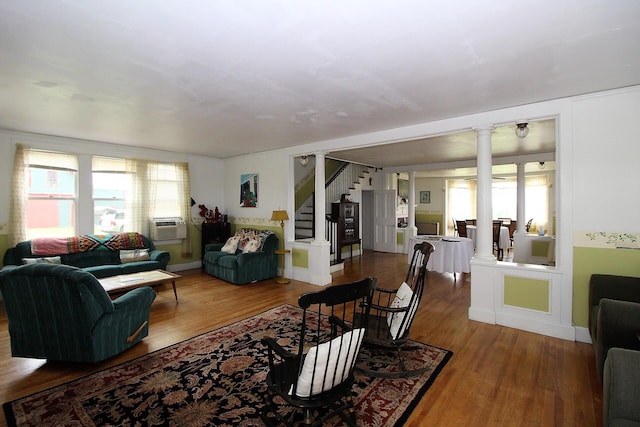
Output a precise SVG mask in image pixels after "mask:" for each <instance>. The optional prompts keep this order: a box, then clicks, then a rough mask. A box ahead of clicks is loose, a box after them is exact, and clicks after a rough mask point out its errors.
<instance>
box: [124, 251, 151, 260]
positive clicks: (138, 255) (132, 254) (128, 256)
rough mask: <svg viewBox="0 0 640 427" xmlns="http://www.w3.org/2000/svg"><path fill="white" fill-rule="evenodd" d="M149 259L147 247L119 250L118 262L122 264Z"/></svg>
mask: <svg viewBox="0 0 640 427" xmlns="http://www.w3.org/2000/svg"><path fill="white" fill-rule="evenodd" d="M150 259H151V258H150V257H149V249H131V250H121V251H120V262H121V263H122V264H126V263H128V262H136V261H148V260H150Z"/></svg>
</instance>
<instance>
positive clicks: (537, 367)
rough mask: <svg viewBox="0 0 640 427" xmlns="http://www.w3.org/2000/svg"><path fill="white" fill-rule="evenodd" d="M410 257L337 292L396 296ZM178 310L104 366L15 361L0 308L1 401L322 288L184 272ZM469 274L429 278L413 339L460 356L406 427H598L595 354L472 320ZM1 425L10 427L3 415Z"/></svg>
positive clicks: (378, 261)
mask: <svg viewBox="0 0 640 427" xmlns="http://www.w3.org/2000/svg"><path fill="white" fill-rule="evenodd" d="M406 259H407V258H406V255H394V254H385V253H376V252H366V253H365V254H364V255H363V256H361V257H355V258H354V259H353V260H347V261H345V269H344V271H342V272H339V273H336V274H334V283H342V282H347V281H351V280H356V279H360V278H362V277H365V276H376V277H377V278H378V284H379V285H381V286H385V287H397V286H398V285H399V284H400V283H401V282H402V280H403V278H404V275H405V274H406V268H407V265H406ZM180 274H181V275H182V276H183V278H182V279H179V280H178V297H179V303H178V304H176V303H175V300H174V296H173V291H172V289H171V286H170V285H166V286H164V287H161V288H160V290H159V295H158V297H157V298H156V300H155V302H154V303H153V306H152V308H151V321H150V325H151V326H150V333H149V336H148V337H147V338H145V339H144V341H143V342H141V343H140V344H138V345H137V346H135V347H134V348H132V349H131V350H129V351H128V352H126V353H125V354H122V355H120V356H118V357H115V358H113V359H111V360H109V361H107V362H104V363H101V364H97V365H72V364H59V363H55V364H54V363H45V362H44V361H40V360H32V359H20V358H12V357H11V354H10V345H9V336H8V332H7V319H6V314H5V312H4V309H3V308H2V309H0V378H1V384H0V401H2V402H7V401H9V400H13V399H16V398H18V397H21V396H25V395H28V394H31V393H33V392H36V391H39V390H43V389H45V388H49V387H52V386H55V385H57V384H61V383H63V382H67V381H70V380H72V379H74V378H78V377H81V376H84V375H86V374H89V373H91V372H95V371H97V370H100V369H103V368H105V367H107V366H112V365H115V364H119V363H122V362H124V361H127V360H130V359H133V358H135V357H138V356H140V355H143V354H146V353H148V352H150V351H154V350H158V349H161V348H163V347H166V346H168V345H170V344H173V343H175V342H178V341H181V340H184V339H187V338H190V337H192V336H194V335H197V334H200V333H203V332H207V331H210V330H212V329H215V328H217V327H219V326H223V325H225V324H228V323H231V322H233V321H236V320H240V319H243V318H245V317H248V316H251V315H253V314H256V313H259V312H262V311H264V310H267V309H268V308H270V307H273V306H276V305H279V304H282V303H292V304H295V303H296V301H297V298H298V296H299V295H300V294H301V293H304V292H307V291H313V290H317V289H318V287H316V286H313V285H309V284H307V283H303V282H296V281H293V282H291V283H290V284H287V285H278V284H276V283H274V282H273V281H263V282H259V283H255V284H251V285H245V286H236V285H232V284H229V283H226V282H223V281H220V280H217V279H214V278H212V277H210V276H208V275H206V274H204V273H203V272H201V271H200V270H191V271H184V272H180ZM469 287H470V281H469V275H468V274H464V275H462V276H460V275H458V277H457V281H455V282H454V278H453V275H451V274H438V273H433V272H429V273H428V278H427V286H426V291H425V296H424V298H423V300H422V303H421V305H420V310H419V312H418V314H417V318H416V323H415V324H414V328H413V330H412V338H413V339H415V340H418V341H422V342H425V343H428V344H431V345H434V346H437V347H442V348H446V349H449V350H452V351H453V352H454V356H453V357H452V359H451V360H450V361H449V363H448V364H447V366H446V367H445V368H444V370H443V371H442V373H441V374H440V375H439V376H438V378H437V379H436V381H435V382H434V384H433V385H432V386H431V388H430V389H429V390H428V391H427V393H426V394H425V396H424V397H423V398H422V400H421V402H420V403H419V405H418V406H417V407H416V409H415V410H414V411H413V414H412V416H411V418H410V419H409V421H408V423H407V424H406V425H409V426H422V425H425V426H426V425H428V426H545V427H546V426H580V427H584V426H601V425H602V403H601V400H602V393H601V387H600V385H599V383H598V380H597V379H596V374H595V367H594V366H595V365H594V364H595V362H594V355H593V351H592V349H591V346H590V345H588V344H584V343H576V342H570V341H564V340H560V339H556V338H549V337H544V336H541V335H536V334H533V333H528V332H523V331H519V330H516V329H510V328H505V327H501V326H496V325H487V324H484V323H479V322H474V321H470V320H468V318H467V311H468V308H469V301H470V296H469ZM0 425H6V421H5V419H4V414H3V416H2V417H1V420H0Z"/></svg>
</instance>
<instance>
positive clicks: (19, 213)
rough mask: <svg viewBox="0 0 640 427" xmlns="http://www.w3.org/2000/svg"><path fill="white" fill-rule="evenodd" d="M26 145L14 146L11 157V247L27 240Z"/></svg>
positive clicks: (27, 153) (27, 158) (28, 148)
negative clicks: (14, 149)
mask: <svg viewBox="0 0 640 427" xmlns="http://www.w3.org/2000/svg"><path fill="white" fill-rule="evenodd" d="M29 150H30V147H29V146H28V145H23V144H16V152H15V154H14V157H13V177H12V182H11V208H10V212H9V240H10V244H11V246H15V245H17V244H18V243H19V242H22V241H24V240H27V197H28V195H27V183H28V181H27V179H26V178H27V168H28V166H29Z"/></svg>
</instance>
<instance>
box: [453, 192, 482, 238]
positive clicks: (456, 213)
mask: <svg viewBox="0 0 640 427" xmlns="http://www.w3.org/2000/svg"><path fill="white" fill-rule="evenodd" d="M446 185H447V192H446V194H447V212H448V214H449V215H448V216H449V218H450V220H449V221H447V232H448V233H447V234H449V235H453V233H454V229H453V220H454V219H455V220H459V221H464V220H465V219H473V218H475V217H476V208H477V201H476V191H477V187H478V185H477V182H476V181H475V180H466V179H450V180H447V184H446Z"/></svg>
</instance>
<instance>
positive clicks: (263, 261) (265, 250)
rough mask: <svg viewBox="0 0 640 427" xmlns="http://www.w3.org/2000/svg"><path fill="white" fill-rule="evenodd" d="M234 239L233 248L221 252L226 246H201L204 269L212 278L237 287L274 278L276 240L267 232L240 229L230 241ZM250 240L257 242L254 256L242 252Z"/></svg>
mask: <svg viewBox="0 0 640 427" xmlns="http://www.w3.org/2000/svg"><path fill="white" fill-rule="evenodd" d="M234 238H237V239H238V242H237V248H236V249H235V251H232V253H228V252H224V251H222V249H223V248H224V246H225V244H226V243H210V244H208V245H207V246H205V252H204V269H205V271H206V272H207V273H208V274H210V275H212V276H215V277H218V278H220V279H222V280H226V281H227V282H231V283H235V284H237V285H244V284H247V283H252V282H256V281H258V280H265V279H271V278H274V277H276V276H277V275H278V255H277V254H276V253H275V252H276V250H277V249H278V237H277V236H276V235H275V234H274V233H273V232H271V231H268V230H256V229H253V228H243V229H240V230H238V231H237V232H236V233H235V234H234V235H233V236H232V237H231V238H230V239H234ZM252 239H257V240H258V241H259V243H258V246H259V247H258V248H257V250H256V251H255V252H246V253H245V251H244V248H245V247H246V245H247V244H248V242H249V241H250V240H252Z"/></svg>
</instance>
